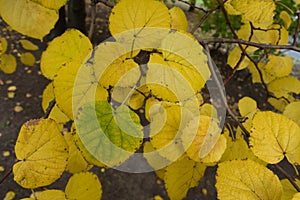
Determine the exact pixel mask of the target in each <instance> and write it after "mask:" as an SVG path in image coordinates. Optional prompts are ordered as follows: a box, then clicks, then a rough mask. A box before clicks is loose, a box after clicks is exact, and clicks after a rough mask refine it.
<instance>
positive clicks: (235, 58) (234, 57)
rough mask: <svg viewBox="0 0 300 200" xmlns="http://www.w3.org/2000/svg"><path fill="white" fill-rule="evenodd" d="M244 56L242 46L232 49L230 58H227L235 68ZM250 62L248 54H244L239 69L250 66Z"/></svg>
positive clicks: (228, 62)
mask: <svg viewBox="0 0 300 200" xmlns="http://www.w3.org/2000/svg"><path fill="white" fill-rule="evenodd" d="M241 56H242V51H241V49H240V47H238V46H237V47H235V48H234V49H233V50H232V51H230V53H229V55H228V58H227V64H228V65H229V66H230V67H231V68H232V69H234V68H235V67H236V66H237V64H238V62H239V60H240V58H241ZM249 64H250V60H249V58H247V57H246V56H244V58H243V60H242V61H241V63H240V64H239V67H238V70H242V69H245V68H246V67H248V66H249Z"/></svg>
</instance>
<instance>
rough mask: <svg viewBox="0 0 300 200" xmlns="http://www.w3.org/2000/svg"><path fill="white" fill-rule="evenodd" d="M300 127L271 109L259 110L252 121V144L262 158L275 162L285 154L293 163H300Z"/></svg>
mask: <svg viewBox="0 0 300 200" xmlns="http://www.w3.org/2000/svg"><path fill="white" fill-rule="evenodd" d="M299 132H300V127H299V126H298V125H297V124H296V123H295V122H293V121H292V120H290V119H289V118H287V117H285V116H284V115H281V114H277V113H274V112H271V111H264V112H257V113H256V114H255V116H254V118H253V121H252V128H251V135H250V146H251V150H252V151H253V153H254V154H255V155H256V156H257V157H258V158H260V159H261V160H263V161H265V162H267V163H271V164H275V163H278V162H280V161H281V160H282V159H283V158H284V156H285V157H286V158H287V159H288V161H289V162H290V163H292V164H294V163H300V154H299V152H300V135H299Z"/></svg>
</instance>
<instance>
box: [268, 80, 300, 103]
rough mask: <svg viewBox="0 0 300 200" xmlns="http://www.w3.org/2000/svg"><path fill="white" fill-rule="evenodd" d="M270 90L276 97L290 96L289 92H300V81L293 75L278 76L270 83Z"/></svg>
mask: <svg viewBox="0 0 300 200" xmlns="http://www.w3.org/2000/svg"><path fill="white" fill-rule="evenodd" d="M268 90H269V92H272V93H273V94H274V95H275V96H276V97H278V98H280V97H288V96H289V94H291V93H295V94H299V93H300V81H299V80H298V79H297V78H295V77H292V76H286V77H281V78H277V79H275V80H274V81H272V82H270V83H269V84H268Z"/></svg>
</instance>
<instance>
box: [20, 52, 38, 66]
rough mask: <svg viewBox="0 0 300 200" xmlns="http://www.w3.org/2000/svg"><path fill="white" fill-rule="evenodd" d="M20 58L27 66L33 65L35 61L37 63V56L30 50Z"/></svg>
mask: <svg viewBox="0 0 300 200" xmlns="http://www.w3.org/2000/svg"><path fill="white" fill-rule="evenodd" d="M20 59H21V62H22V63H23V64H24V65H27V66H33V65H34V63H35V57H34V55H33V54H32V53H30V52H26V53H23V54H21V57H20Z"/></svg>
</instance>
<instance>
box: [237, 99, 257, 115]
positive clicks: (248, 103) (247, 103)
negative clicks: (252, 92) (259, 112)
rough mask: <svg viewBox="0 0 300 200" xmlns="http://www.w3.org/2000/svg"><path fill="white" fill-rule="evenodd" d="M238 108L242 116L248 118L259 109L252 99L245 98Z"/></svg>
mask: <svg viewBox="0 0 300 200" xmlns="http://www.w3.org/2000/svg"><path fill="white" fill-rule="evenodd" d="M238 108H239V111H240V114H241V116H246V115H248V114H250V113H251V112H253V111H256V109H257V103H256V101H255V100H254V99H252V98H251V97H247V96H246V97H243V98H242V99H240V100H239V102H238Z"/></svg>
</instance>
